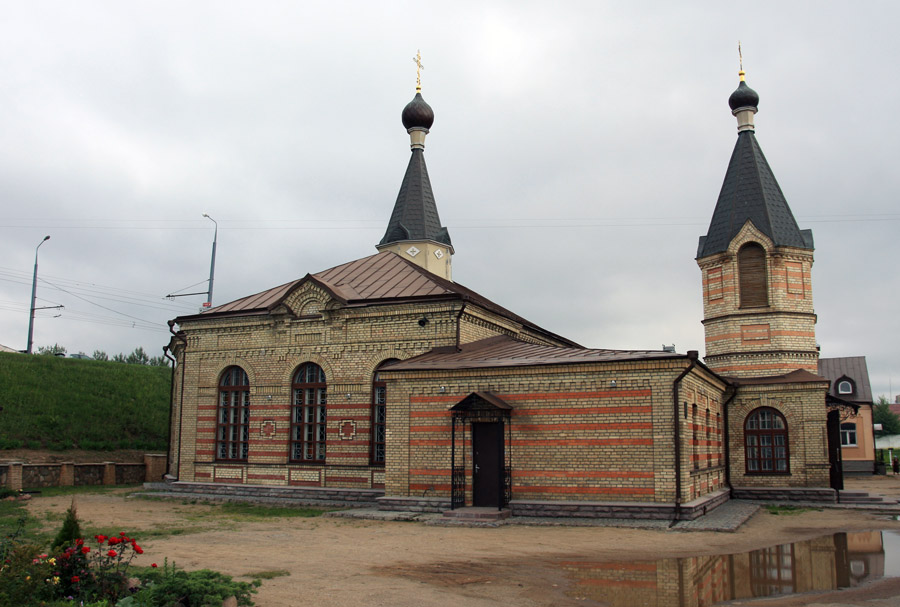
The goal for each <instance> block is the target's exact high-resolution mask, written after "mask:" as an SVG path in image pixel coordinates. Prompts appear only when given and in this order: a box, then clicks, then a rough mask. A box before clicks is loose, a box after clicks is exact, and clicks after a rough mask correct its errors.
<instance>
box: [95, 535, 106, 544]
mask: <svg viewBox="0 0 900 607" xmlns="http://www.w3.org/2000/svg"><path fill="white" fill-rule="evenodd" d="M94 537H95V538H97V541H98V542H100V543H101V544H102V543H103V542H105V541H106V536H105V535H95V536H94Z"/></svg>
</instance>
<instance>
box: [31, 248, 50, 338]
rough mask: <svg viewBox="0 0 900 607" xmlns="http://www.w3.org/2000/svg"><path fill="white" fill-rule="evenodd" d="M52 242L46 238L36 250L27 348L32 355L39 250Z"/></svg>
mask: <svg viewBox="0 0 900 607" xmlns="http://www.w3.org/2000/svg"><path fill="white" fill-rule="evenodd" d="M48 240H50V236H44V239H43V240H42V241H40V242H39V243H38V246H36V247H35V248H34V277H33V278H32V279H31V317H30V318H29V320H28V346H27V347H26V348H25V352H26V353H27V354H31V343H32V339H31V338H32V337H33V336H34V298H35V295H37V259H38V249H40V248H41V245H42V244H44V243H45V242H47V241H48Z"/></svg>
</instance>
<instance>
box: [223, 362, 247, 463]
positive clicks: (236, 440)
mask: <svg viewBox="0 0 900 607" xmlns="http://www.w3.org/2000/svg"><path fill="white" fill-rule="evenodd" d="M249 440H250V380H249V379H248V378H247V373H246V372H245V371H244V370H243V369H241V368H240V367H228V368H227V369H225V372H224V373H222V377H221V378H220V379H219V405H218V411H217V413H216V459H218V460H230V461H247V453H248V451H249Z"/></svg>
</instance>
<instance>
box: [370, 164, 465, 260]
mask: <svg viewBox="0 0 900 607" xmlns="http://www.w3.org/2000/svg"><path fill="white" fill-rule="evenodd" d="M402 240H433V241H435V242H440V243H443V244H445V245H447V246H450V247H452V246H453V245H452V244H451V242H450V234H449V232H447V228H445V227H442V226H441V218H440V217H439V216H438V210H437V203H435V201H434V192H433V191H432V190H431V180H430V179H429V178H428V167H426V166H425V151H424V150H422V149H421V148H415V149H413V151H412V156H411V157H410V159H409V166H407V167H406V175H404V176H403V183H402V184H401V185H400V193H399V194H397V202H396V203H394V210H393V212H392V213H391V219H390V221H388V226H387V230H386V231H385V233H384V238H382V239H381V242H380V243H378V244H379V245H386V244H390V243H392V242H397V241H402Z"/></svg>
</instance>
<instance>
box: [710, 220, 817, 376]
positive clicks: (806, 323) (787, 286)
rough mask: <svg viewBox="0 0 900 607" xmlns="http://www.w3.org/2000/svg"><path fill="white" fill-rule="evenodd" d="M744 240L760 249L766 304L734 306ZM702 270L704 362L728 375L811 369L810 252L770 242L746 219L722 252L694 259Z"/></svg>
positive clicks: (813, 349)
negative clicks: (764, 258) (763, 270)
mask: <svg viewBox="0 0 900 607" xmlns="http://www.w3.org/2000/svg"><path fill="white" fill-rule="evenodd" d="M749 242H755V243H758V244H760V245H762V246H763V248H764V249H765V250H766V253H767V256H766V266H767V278H768V306H764V307H752V308H742V307H741V306H740V293H739V288H738V284H739V277H738V263H737V253H738V251H739V250H740V248H741V247H742V246H743V245H744V244H747V243H749ZM697 263H698V264H699V266H700V270H701V272H702V275H703V317H704V320H703V325H704V330H705V334H706V356H705V358H704V360H705V362H706V364H707V365H709V367H710V368H711V369H713V370H714V371H716V372H717V373H721V374H722V375H725V376H732V377H765V376H772V375H781V374H784V373H789V372H791V371H794V370H797V369H805V370H807V371H810V372H811V373H817V367H818V353H817V350H816V333H815V325H816V315H815V312H814V310H813V299H812V279H811V271H812V264H813V253H812V251H809V250H806V249H798V248H793V247H775V246H774V244H773V243H772V241H771V240H770V239H769V238H768V237H766V236H765V235H764V234H762V233H761V232H759V231H758V230H756V228H755V227H753V224H751V223H748V224H747V225H745V226H744V228H743V229H742V230H741V232H740V233H739V234H738V235H737V236H735V238H734V240H733V241H732V242H731V243H730V245H729V247H728V250H727V251H726V252H724V253H721V254H717V255H711V256H709V257H705V258H703V259H699V260H698V261H697Z"/></svg>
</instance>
